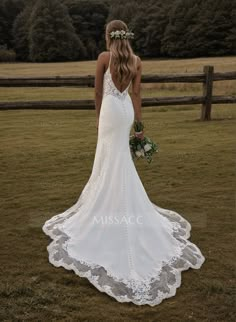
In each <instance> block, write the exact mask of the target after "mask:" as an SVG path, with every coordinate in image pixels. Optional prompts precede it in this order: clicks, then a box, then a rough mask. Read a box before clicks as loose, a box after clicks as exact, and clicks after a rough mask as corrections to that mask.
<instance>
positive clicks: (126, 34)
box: [110, 30, 134, 39]
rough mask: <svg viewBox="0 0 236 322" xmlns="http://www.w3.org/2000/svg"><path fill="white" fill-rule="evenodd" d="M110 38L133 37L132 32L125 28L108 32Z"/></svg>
mask: <svg viewBox="0 0 236 322" xmlns="http://www.w3.org/2000/svg"><path fill="white" fill-rule="evenodd" d="M110 38H111V39H129V38H134V33H133V32H132V31H129V30H128V31H125V30H115V31H111V32H110Z"/></svg>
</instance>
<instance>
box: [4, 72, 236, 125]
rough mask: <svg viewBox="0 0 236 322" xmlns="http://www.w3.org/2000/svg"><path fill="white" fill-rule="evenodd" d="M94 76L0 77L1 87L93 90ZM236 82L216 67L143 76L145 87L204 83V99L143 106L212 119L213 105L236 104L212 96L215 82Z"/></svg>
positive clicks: (59, 104)
mask: <svg viewBox="0 0 236 322" xmlns="http://www.w3.org/2000/svg"><path fill="white" fill-rule="evenodd" d="M94 80H95V79H94V75H86V76H80V77H79V76H49V77H0V87H58V86H63V87H67V86H72V87H94ZM224 80H236V71H233V72H226V73H214V67H213V66H204V69H203V73H194V74H173V75H172V74H171V75H152V74H150V75H142V79H141V82H142V83H202V84H203V95H202V96H182V97H152V98H143V99H142V106H143V107H145V106H164V105H189V104H201V106H202V108H201V117H200V118H201V120H203V121H205V120H210V119H211V107H212V104H227V103H236V96H212V92H213V84H214V82H215V81H224ZM25 108H26V109H85V110H86V109H94V108H95V104H94V100H66V101H64V100H60V101H17V102H0V110H6V109H25Z"/></svg>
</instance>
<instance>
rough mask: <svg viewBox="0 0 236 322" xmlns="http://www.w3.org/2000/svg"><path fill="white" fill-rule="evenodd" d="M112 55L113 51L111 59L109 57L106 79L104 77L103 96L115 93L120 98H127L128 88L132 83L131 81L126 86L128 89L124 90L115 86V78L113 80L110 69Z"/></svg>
mask: <svg viewBox="0 0 236 322" xmlns="http://www.w3.org/2000/svg"><path fill="white" fill-rule="evenodd" d="M111 55H112V52H110V59H109V65H108V68H107V70H106V72H105V73H104V79H103V97H105V96H107V95H113V96H115V97H117V98H119V99H125V98H126V96H127V94H128V90H129V87H130V84H131V81H130V83H129V85H128V86H127V87H126V89H125V90H124V91H123V92H120V91H119V90H118V88H117V87H116V86H115V84H114V82H113V80H112V76H111V70H110V65H111Z"/></svg>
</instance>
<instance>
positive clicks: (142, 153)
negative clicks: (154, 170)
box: [140, 149, 145, 157]
mask: <svg viewBox="0 0 236 322" xmlns="http://www.w3.org/2000/svg"><path fill="white" fill-rule="evenodd" d="M140 152H141V155H142V156H143V157H144V156H145V151H144V149H141V151H140Z"/></svg>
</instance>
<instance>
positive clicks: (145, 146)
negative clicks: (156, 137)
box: [143, 143, 152, 152]
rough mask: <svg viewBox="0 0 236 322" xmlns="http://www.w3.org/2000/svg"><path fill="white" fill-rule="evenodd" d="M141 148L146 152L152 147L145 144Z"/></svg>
mask: <svg viewBox="0 0 236 322" xmlns="http://www.w3.org/2000/svg"><path fill="white" fill-rule="evenodd" d="M143 148H144V151H145V152H147V151H149V150H151V148H152V147H151V145H150V144H148V143H147V144H145V145H144V147H143Z"/></svg>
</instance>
